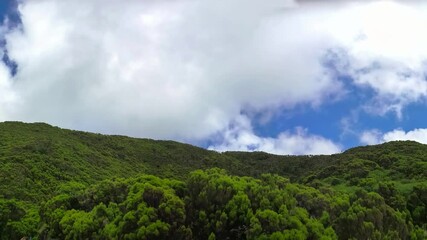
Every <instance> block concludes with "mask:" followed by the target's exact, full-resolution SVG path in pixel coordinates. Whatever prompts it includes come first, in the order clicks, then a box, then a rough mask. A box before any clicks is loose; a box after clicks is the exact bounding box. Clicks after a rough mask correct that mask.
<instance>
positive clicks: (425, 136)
mask: <svg viewBox="0 0 427 240" xmlns="http://www.w3.org/2000/svg"><path fill="white" fill-rule="evenodd" d="M397 140H401V141H404V140H411V141H417V142H419V143H424V144H427V129H426V128H417V129H414V130H411V131H407V132H405V131H404V130H402V129H395V130H393V131H390V132H386V133H381V132H380V131H379V130H371V131H365V132H363V133H362V135H361V138H360V141H361V142H362V143H364V144H369V145H372V144H378V143H383V142H390V141H397Z"/></svg>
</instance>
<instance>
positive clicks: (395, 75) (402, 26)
mask: <svg viewBox="0 0 427 240" xmlns="http://www.w3.org/2000/svg"><path fill="white" fill-rule="evenodd" d="M426 11H427V4H425V3H422V2H418V1H409V2H408V1H406V2H405V1H401V2H398V1H372V2H370V3H365V4H357V5H355V7H354V8H343V10H342V11H341V12H339V13H337V14H335V15H332V17H330V21H331V23H330V24H328V25H326V26H329V27H330V26H333V27H332V31H330V32H331V35H333V36H334V38H335V39H336V40H337V45H341V48H340V51H336V54H337V59H336V60H337V61H341V63H340V67H341V69H340V71H341V73H342V74H345V75H349V76H351V77H352V78H353V81H354V84H355V85H356V86H359V87H362V88H363V87H368V88H371V89H372V90H374V92H375V93H376V95H375V97H374V98H373V99H372V101H370V102H368V103H367V105H366V106H365V110H367V111H369V112H372V113H376V114H380V115H383V114H385V113H387V112H390V111H391V112H395V113H396V114H397V116H398V117H399V118H400V117H401V110H402V108H403V107H405V106H406V105H408V104H410V103H413V102H419V101H425V100H426V99H427V81H426V70H425V69H426V60H427V46H426V44H425V42H426V41H427V33H426V32H425V31H424V30H423V29H425V27H426V26H427V15H426V14H425V13H426ZM342 14H343V15H345V16H346V17H343V16H342ZM326 31H327V29H326ZM343 62H345V63H343Z"/></svg>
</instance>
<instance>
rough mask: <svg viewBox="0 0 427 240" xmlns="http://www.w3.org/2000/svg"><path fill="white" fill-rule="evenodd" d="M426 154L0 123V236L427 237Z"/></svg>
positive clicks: (401, 146) (423, 149) (426, 149)
mask: <svg viewBox="0 0 427 240" xmlns="http://www.w3.org/2000/svg"><path fill="white" fill-rule="evenodd" d="M426 209H427V145H424V144H420V143H417V142H412V141H398V142H389V143H384V144H381V145H376V146H366V147H357V148H353V149H350V150H347V151H345V152H343V153H341V154H334V155H320V156H278V155H272V154H268V153H263V152H251V153H250V152H226V153H217V152H215V151H208V150H205V149H202V148H198V147H194V146H191V145H188V144H182V143H178V142H174V141H155V140H150V139H137V138H130V137H125V136H110V135H101V134H94V133H87V132H80V131H72V130H66V129H60V128H57V127H52V126H50V125H48V124H44V123H34V124H26V123H20V122H4V123H0V239H21V238H22V237H27V238H30V237H31V238H32V239H427V211H426Z"/></svg>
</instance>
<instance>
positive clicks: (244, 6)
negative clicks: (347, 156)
mask: <svg viewBox="0 0 427 240" xmlns="http://www.w3.org/2000/svg"><path fill="white" fill-rule="evenodd" d="M293 5H294V3H293V1H278V0H277V1H276V0H275V1H269V2H268V3H265V2H264V1H260V0H251V1H242V0H233V1H227V2H223V1H210V2H208V1H184V0H183V1H134V0H128V1H126V4H125V3H123V1H104V0H103V1H101V0H92V1H86V0H85V1H76V0H43V1H40V0H27V1H25V2H24V3H23V4H22V5H21V6H20V8H19V11H20V13H21V17H22V31H21V29H15V30H13V31H11V32H10V33H8V34H7V35H6V39H7V50H8V52H9V56H10V57H11V58H12V59H14V60H15V61H16V62H17V64H18V74H17V75H16V76H15V77H14V78H13V79H12V80H11V81H13V88H14V90H15V91H16V92H17V94H18V95H19V97H20V99H21V100H22V102H21V105H20V107H19V108H17V109H18V111H17V113H15V114H13V115H12V114H9V118H13V119H20V120H25V121H46V122H49V123H52V124H56V125H59V126H62V127H68V128H77V129H84V130H91V131H99V132H109V133H120V134H128V135H133V136H144V137H154V138H173V139H190V140H191V139H203V138H206V137H208V136H210V135H211V134H214V133H216V132H218V131H220V130H221V129H224V128H225V127H226V126H228V124H229V123H230V121H231V120H232V119H234V118H235V117H236V116H238V115H239V114H240V112H241V110H242V109H243V108H245V107H247V106H249V107H251V108H253V109H256V110H262V109H264V108H272V107H273V108H274V107H279V106H280V107H283V106H286V107H291V106H293V105H294V104H297V103H310V104H319V103H321V102H322V101H323V99H324V98H326V97H328V96H329V95H331V94H334V93H337V92H339V90H340V88H341V85H340V84H339V83H337V82H336V81H335V80H334V79H333V78H331V77H330V75H329V73H328V70H327V69H324V68H323V67H322V65H321V63H320V60H319V59H320V57H321V56H322V54H323V52H324V51H325V47H324V46H325V44H326V40H325V41H323V40H321V38H322V36H319V41H313V39H312V37H313V35H312V34H311V29H309V28H306V27H304V25H305V24H306V23H305V22H303V21H301V16H300V13H296V12H289V13H286V14H284V13H282V12H281V11H283V9H285V8H288V7H291V6H293ZM286 11H287V10H286ZM316 38H317V37H316Z"/></svg>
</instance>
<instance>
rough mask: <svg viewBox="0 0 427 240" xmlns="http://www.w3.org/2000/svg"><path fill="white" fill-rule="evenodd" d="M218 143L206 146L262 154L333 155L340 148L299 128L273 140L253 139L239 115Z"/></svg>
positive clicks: (283, 133) (218, 149)
mask: <svg viewBox="0 0 427 240" xmlns="http://www.w3.org/2000/svg"><path fill="white" fill-rule="evenodd" d="M220 142H221V143H220V144H217V145H212V146H210V147H209V149H211V150H216V151H220V152H224V151H264V152H269V153H274V154H292V155H301V154H333V153H339V152H341V147H340V146H339V145H338V144H336V143H334V142H332V141H331V140H328V139H325V138H323V137H321V136H317V135H310V134H308V131H307V130H306V129H303V128H297V129H295V132H289V131H286V132H282V133H280V134H279V135H278V136H277V137H276V138H272V137H260V136H257V135H256V134H255V133H254V131H253V129H252V126H251V122H250V120H249V119H248V118H246V117H244V116H240V117H238V118H237V119H236V121H235V122H234V123H233V124H232V126H231V127H230V128H228V129H227V130H226V131H224V133H223V135H222V136H221V141H220Z"/></svg>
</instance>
